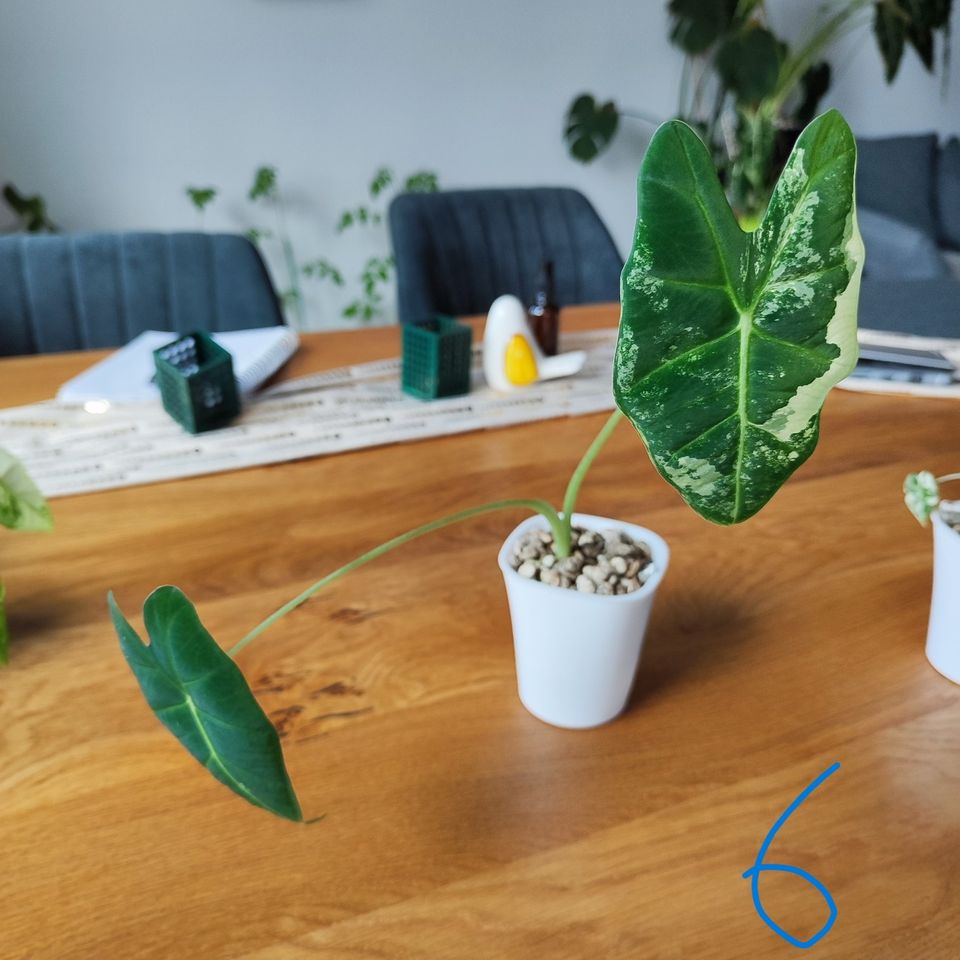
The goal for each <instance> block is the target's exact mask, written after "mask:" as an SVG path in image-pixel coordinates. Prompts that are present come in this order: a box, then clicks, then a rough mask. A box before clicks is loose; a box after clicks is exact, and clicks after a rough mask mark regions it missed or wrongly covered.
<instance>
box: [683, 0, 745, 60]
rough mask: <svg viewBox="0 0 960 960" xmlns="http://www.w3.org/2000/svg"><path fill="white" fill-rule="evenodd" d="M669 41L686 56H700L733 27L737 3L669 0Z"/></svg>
mask: <svg viewBox="0 0 960 960" xmlns="http://www.w3.org/2000/svg"><path fill="white" fill-rule="evenodd" d="M667 9H668V10H669V13H670V16H671V18H672V21H673V22H672V26H671V28H670V41H671V42H672V43H674V44H676V46H678V47H680V49H681V50H685V51H686V52H687V53H692V54H698V53H703V52H704V51H706V50H708V49H709V48H710V47H712V46H713V45H714V44H715V43H716V42H717V41H718V40H719V39H720V38H721V37H722V36H723V34H724V33H726V32H727V31H728V30H729V29H730V28H731V26H732V25H733V20H734V14H735V12H736V9H737V0H670V3H669V4H668V5H667Z"/></svg>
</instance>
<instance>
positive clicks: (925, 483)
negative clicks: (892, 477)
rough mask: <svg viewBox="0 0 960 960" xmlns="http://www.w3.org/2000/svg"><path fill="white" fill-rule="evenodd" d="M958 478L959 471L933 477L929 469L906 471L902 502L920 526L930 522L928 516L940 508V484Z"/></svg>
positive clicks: (959, 478)
mask: <svg viewBox="0 0 960 960" xmlns="http://www.w3.org/2000/svg"><path fill="white" fill-rule="evenodd" d="M953 480H960V473H948V474H946V475H944V476H942V477H935V476H934V475H933V474H932V473H931V472H930V471H929V470H921V471H920V472H919V473H908V474H907V476H906V479H904V481H903V502H904V503H905V504H906V505H907V509H908V510H909V511H910V512H911V513H912V514H913V515H914V517H916V519H917V521H918V522H919V523H920V525H921V526H924V527H926V526H927V525H929V523H930V517H931V516H932V515H933V514H934V513H936V512H937V510H938V509H939V508H940V502H941V496H940V484H942V483H949V482H951V481H953Z"/></svg>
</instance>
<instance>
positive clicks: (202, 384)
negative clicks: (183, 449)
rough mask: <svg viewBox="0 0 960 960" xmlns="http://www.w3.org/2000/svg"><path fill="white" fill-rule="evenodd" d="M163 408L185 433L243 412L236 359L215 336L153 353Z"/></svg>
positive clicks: (198, 336) (195, 337) (192, 337)
mask: <svg viewBox="0 0 960 960" xmlns="http://www.w3.org/2000/svg"><path fill="white" fill-rule="evenodd" d="M153 362H154V366H155V367H156V371H157V386H158V387H159V388H160V396H161V398H162V399H163V408H164V409H165V410H166V411H167V413H169V414H170V416H171V417H173V419H174V420H176V421H177V423H179V424H180V426H182V427H183V429H184V430H188V431H189V432H190V433H202V432H203V431H204V430H214V429H216V428H217V427H222V426H224V425H225V424H227V423H229V421H230V420H232V419H233V418H234V417H235V416H236V415H237V414H238V413H239V412H240V396H239V393H238V392H237V381H236V380H235V379H234V376H233V359H232V358H231V356H230V354H229V352H228V351H226V350H224V349H223V347H221V346H220V344H219V343H217V342H216V341H215V340H214V339H213V338H212V337H211V336H209V335H208V334H206V333H202V332H199V331H197V332H195V333H188V334H187V335H186V336H183V337H181V338H180V339H179V340H175V341H174V342H173V343H168V344H167V345H166V346H165V347H160V349H159V350H154V351H153Z"/></svg>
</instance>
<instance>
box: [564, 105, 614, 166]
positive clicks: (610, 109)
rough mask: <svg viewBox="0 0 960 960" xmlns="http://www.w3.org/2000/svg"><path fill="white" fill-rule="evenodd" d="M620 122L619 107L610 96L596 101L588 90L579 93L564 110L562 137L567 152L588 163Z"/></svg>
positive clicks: (608, 140) (604, 145) (603, 148)
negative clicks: (564, 126)
mask: <svg viewBox="0 0 960 960" xmlns="http://www.w3.org/2000/svg"><path fill="white" fill-rule="evenodd" d="M619 124H620V111H619V110H617V106H616V104H615V103H614V102H613V101H612V100H608V101H607V102H606V103H598V102H597V101H596V100H594V98H593V97H592V96H591V95H590V94H589V93H582V94H580V96H579V97H577V99H576V100H574V101H573V103H571V104H570V108H569V110H568V111H567V126H566V129H565V130H564V134H563V135H564V139H565V140H566V141H567V148H568V149H569V151H570V155H571V156H572V157H574V158H575V159H576V160H579V161H580V162H581V163H589V162H590V161H591V160H593V159H594V158H595V157H597V156H598V155H599V154H601V153H602V152H603V151H604V150H606V149H607V147H608V146H609V145H610V141H611V140H613V136H614V134H615V133H616V132H617V127H618V126H619Z"/></svg>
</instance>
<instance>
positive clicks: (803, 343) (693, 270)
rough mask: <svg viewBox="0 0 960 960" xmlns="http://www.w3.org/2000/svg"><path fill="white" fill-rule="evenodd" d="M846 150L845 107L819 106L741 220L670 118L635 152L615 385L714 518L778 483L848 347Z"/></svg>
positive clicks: (854, 281) (851, 332)
mask: <svg viewBox="0 0 960 960" xmlns="http://www.w3.org/2000/svg"><path fill="white" fill-rule="evenodd" d="M855 166H856V146H855V144H854V139H853V135H852V134H851V132H850V128H849V127H848V126H847V124H846V122H845V121H844V119H843V117H842V116H840V114H839V113H837V112H836V111H831V112H830V113H827V114H824V115H823V116H821V117H819V118H817V119H816V120H814V121H813V122H812V123H811V124H810V125H809V126H808V127H807V128H806V129H805V130H804V131H803V133H802V134H801V135H800V138H799V139H798V140H797V143H796V146H795V147H794V149H793V152H792V153H791V154H790V158H789V159H788V161H787V164H786V167H785V168H784V171H783V173H782V174H781V176H780V180H779V182H778V183H777V185H776V188H775V189H774V192H773V195H772V197H771V200H770V205H769V207H768V209H767V212H766V215H765V216H764V218H763V221H762V222H761V224H760V226H759V227H758V228H757V230H756V231H755V232H753V233H745V232H744V231H743V230H741V229H740V227H739V225H738V224H737V221H736V218H735V217H734V215H733V211H732V210H731V209H730V206H729V204H728V203H727V200H726V197H725V196H724V193H723V190H722V188H721V186H720V182H719V181H718V179H717V175H716V173H715V171H714V168H713V163H712V161H711V159H710V155H709V153H708V152H707V149H706V147H705V146H704V145H703V143H702V142H701V141H700V139H699V137H698V136H697V135H696V134H695V133H694V132H693V130H691V129H690V127H688V126H687V125H686V124H684V123H682V122H680V121H679V120H673V121H670V122H668V123H665V124H663V125H662V126H661V127H660V128H659V129H658V130H657V133H656V134H655V135H654V138H653V140H652V141H651V143H650V146H649V148H648V150H647V153H646V156H645V157H644V161H643V166H642V168H641V171H640V177H639V180H638V187H637V192H638V216H637V228H636V234H635V237H634V243H633V249H632V251H631V253H630V257H629V259H628V260H627V263H626V265H625V266H624V270H623V277H622V283H621V287H622V290H621V293H622V314H621V320H620V336H619V340H618V343H617V355H616V362H615V370H614V393H615V395H616V398H617V403H618V405H619V407H620V409H621V410H622V411H623V412H624V413H625V414H626V415H627V416H628V417H629V418H630V420H631V421H632V422H633V424H634V426H635V427H636V428H637V430H638V431H639V433H640V435H641V437H642V438H643V440H644V442H645V443H646V446H647V449H648V451H649V453H650V456H651V458H652V460H653V462H654V464H655V465H656V467H657V469H658V470H659V471H660V473H661V474H662V475H663V476H664V478H665V479H666V480H668V481H669V482H670V483H671V484H673V486H675V487H676V488H677V489H678V490H679V491H680V493H681V495H682V496H683V498H684V499H685V500H686V501H687V503H689V504H690V506H692V507H693V509H694V510H696V511H697V512H698V513H699V514H701V515H702V516H704V517H706V518H707V519H708V520H712V521H714V522H716V523H724V524H729V523H738V522H740V521H741V520H746V519H747V518H748V517H750V516H752V515H753V514H755V513H756V512H757V511H758V510H759V509H760V508H761V507H762V506H763V505H764V504H765V503H766V502H767V501H768V500H769V499H770V498H771V497H772V496H773V495H774V493H776V491H777V490H778V489H779V488H780V486H781V485H782V484H783V482H784V481H785V480H786V479H787V478H788V477H789V476H790V474H791V473H793V471H794V470H796V469H797V467H799V466H800V464H802V463H803V462H804V461H805V460H806V459H807V457H809V456H810V454H811V453H812V452H813V449H814V447H815V446H816V443H817V437H818V433H819V426H820V408H821V407H822V405H823V401H824V399H825V398H826V395H827V393H828V392H829V390H830V388H831V387H833V386H834V385H835V384H836V383H837V382H838V381H839V380H841V379H843V377H845V376H846V375H847V374H848V373H849V372H850V371H851V370H852V369H853V367H854V365H855V363H856V359H857V332H856V323H857V320H856V317H857V299H858V296H859V290H860V274H861V271H862V267H863V242H862V241H861V239H860V233H859V230H858V229H857V222H856V209H855V202H854V169H855Z"/></svg>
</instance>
